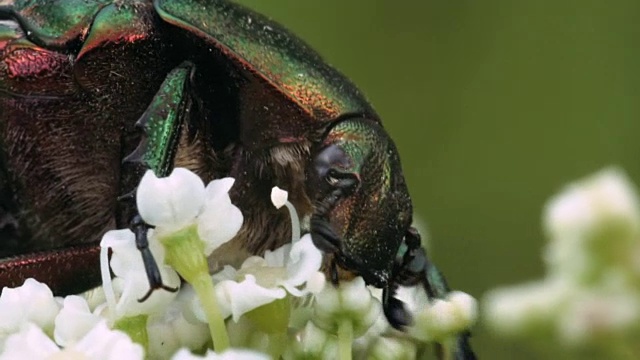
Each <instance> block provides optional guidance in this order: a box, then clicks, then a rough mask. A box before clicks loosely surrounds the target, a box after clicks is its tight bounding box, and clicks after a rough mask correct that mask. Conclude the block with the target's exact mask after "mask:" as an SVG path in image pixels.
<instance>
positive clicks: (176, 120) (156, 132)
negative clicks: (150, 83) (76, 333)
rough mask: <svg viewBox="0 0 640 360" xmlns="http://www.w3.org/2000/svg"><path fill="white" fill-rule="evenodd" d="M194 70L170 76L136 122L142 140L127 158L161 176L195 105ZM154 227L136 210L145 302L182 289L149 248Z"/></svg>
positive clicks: (180, 69) (186, 67)
mask: <svg viewBox="0 0 640 360" xmlns="http://www.w3.org/2000/svg"><path fill="white" fill-rule="evenodd" d="M193 71H194V65H193V64H192V63H190V62H184V63H182V64H181V65H180V66H178V67H176V68H175V69H173V70H172V71H171V72H170V73H169V74H168V75H167V77H166V78H165V80H164V82H163V83H162V85H161V86H160V90H158V92H157V93H156V95H155V96H154V97H153V99H152V101H151V104H149V107H147V109H146V110H145V112H144V114H142V116H141V117H140V119H139V120H138V122H137V123H136V126H137V127H139V128H140V129H142V130H143V134H142V140H141V141H140V145H138V147H137V148H136V150H134V152H133V153H131V154H130V155H129V156H127V157H126V158H125V159H124V161H125V162H131V163H139V164H142V165H143V166H144V167H146V168H147V169H150V170H152V171H153V172H154V173H155V174H156V176H158V177H165V176H168V175H169V174H170V172H171V170H172V169H173V165H174V157H175V154H176V150H177V147H178V140H179V138H180V134H181V129H182V127H183V125H184V124H185V123H186V122H187V121H188V119H187V117H188V114H189V109H190V107H191V104H192V101H191V96H190V90H189V89H190V85H191V81H192V76H193ZM124 197H125V198H128V197H130V196H129V195H125V196H124ZM150 227H151V226H149V225H148V224H146V223H145V222H144V220H143V219H142V217H141V216H140V214H139V213H137V211H136V214H135V215H134V216H133V218H132V220H131V222H130V228H131V230H132V231H133V233H134V234H135V237H136V247H137V248H138V250H139V251H140V253H141V256H142V261H143V262H144V267H145V271H146V272H147V278H148V280H149V287H150V288H149V291H148V292H147V293H146V294H145V296H143V297H142V298H141V299H139V301H141V302H142V301H144V300H146V299H147V298H148V297H149V296H151V294H152V293H153V291H154V290H157V289H164V290H167V291H177V290H178V288H172V287H169V286H167V285H165V284H164V283H163V282H162V277H161V275H160V270H159V268H158V264H157V263H156V261H155V259H154V258H153V255H152V254H151V251H150V250H149V242H148V239H147V232H148V229H149V228H150Z"/></svg>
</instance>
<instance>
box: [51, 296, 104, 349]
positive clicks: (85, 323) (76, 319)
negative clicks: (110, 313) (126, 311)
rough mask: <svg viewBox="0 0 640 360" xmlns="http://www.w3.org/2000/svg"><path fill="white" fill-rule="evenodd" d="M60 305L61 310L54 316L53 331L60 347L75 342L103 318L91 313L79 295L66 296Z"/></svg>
mask: <svg viewBox="0 0 640 360" xmlns="http://www.w3.org/2000/svg"><path fill="white" fill-rule="evenodd" d="M62 306H63V307H62V310H60V313H59V314H58V316H56V320H55V329H54V332H53V336H54V339H55V341H56V343H57V344H58V345H60V346H62V347H66V346H69V345H71V344H74V343H76V342H77V341H78V340H80V339H82V338H83V337H84V336H85V335H86V334H87V333H88V332H89V330H91V329H92V328H93V327H94V326H96V324H97V323H98V322H100V321H101V320H103V319H102V318H101V317H100V316H98V315H94V314H92V313H91V310H90V309H89V304H87V301H86V300H85V299H84V298H82V297H80V296H75V295H72V296H67V297H66V298H64V302H63V305H62Z"/></svg>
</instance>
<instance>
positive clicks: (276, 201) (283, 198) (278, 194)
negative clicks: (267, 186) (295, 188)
mask: <svg viewBox="0 0 640 360" xmlns="http://www.w3.org/2000/svg"><path fill="white" fill-rule="evenodd" d="M288 196H289V193H287V192H286V191H285V190H282V189H280V188H279V187H277V186H274V187H273V188H272V189H271V203H273V206H275V207H276V209H280V208H281V207H283V206H284V204H286V203H287V198H288Z"/></svg>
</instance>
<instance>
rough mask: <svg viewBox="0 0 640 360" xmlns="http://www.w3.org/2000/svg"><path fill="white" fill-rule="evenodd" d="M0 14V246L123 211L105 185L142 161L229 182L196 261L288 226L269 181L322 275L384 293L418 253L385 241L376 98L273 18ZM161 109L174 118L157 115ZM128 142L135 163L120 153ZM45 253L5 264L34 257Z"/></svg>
mask: <svg viewBox="0 0 640 360" xmlns="http://www.w3.org/2000/svg"><path fill="white" fill-rule="evenodd" d="M0 19H4V20H7V21H2V22H0V142H1V144H0V145H1V147H0V150H1V152H0V236H1V241H0V256H1V257H9V256H15V255H17V254H28V253H33V252H34V251H43V250H51V249H63V248H66V249H68V248H69V247H74V248H75V246H76V245H78V244H92V243H95V242H96V241H98V240H99V239H100V237H101V236H102V234H103V233H104V232H105V231H106V230H109V229H113V228H122V227H127V225H128V222H129V221H130V219H131V217H132V216H133V215H134V214H135V208H134V206H133V204H132V203H131V202H126V201H118V200H117V198H118V196H120V195H123V194H125V193H127V192H130V191H132V190H133V189H134V188H135V186H136V184H137V182H138V181H139V179H140V177H141V175H142V173H143V171H144V170H145V169H146V168H147V167H150V168H152V169H154V170H156V171H157V172H159V173H160V175H166V173H167V172H168V171H170V169H171V168H172V167H174V166H181V167H187V168H189V169H191V170H193V171H194V172H196V173H197V174H198V175H199V176H201V177H202V178H203V179H204V180H205V181H209V180H211V179H215V178H219V177H223V176H232V177H234V178H236V182H235V186H234V188H233V189H232V192H231V197H232V199H233V201H234V203H235V204H237V205H238V206H239V207H240V208H241V209H242V212H243V215H244V217H245V223H244V225H243V228H242V229H241V231H240V232H239V234H238V235H237V237H236V238H235V239H233V240H232V241H231V242H229V243H227V244H226V245H225V246H223V247H222V248H221V249H219V250H218V251H217V252H216V253H214V255H213V257H214V258H213V261H212V263H216V262H218V263H231V264H237V263H238V262H239V261H241V260H242V259H244V258H245V257H246V256H248V255H249V254H261V253H263V252H264V251H265V250H267V249H272V248H275V247H276V246H279V245H282V242H284V241H287V239H289V232H290V228H289V224H288V222H287V219H288V218H287V215H286V214H285V213H284V212H282V211H280V212H279V211H277V210H275V209H274V208H273V206H272V205H271V202H270V197H269V193H270V189H271V188H272V187H273V186H279V187H281V188H283V189H287V190H288V191H289V192H290V200H291V201H292V203H293V204H294V205H295V207H296V208H297V210H298V211H299V212H300V213H301V214H302V215H303V217H302V218H303V224H302V225H303V226H304V227H306V228H307V230H309V231H311V232H312V236H313V239H314V242H315V243H316V245H317V246H318V247H320V248H321V249H322V250H324V251H326V252H327V254H328V255H327V263H328V264H331V265H332V266H333V267H334V270H335V271H334V275H335V276H336V278H335V279H334V280H338V276H337V274H339V275H340V276H352V275H354V274H355V275H361V276H363V277H364V278H365V280H366V281H367V282H368V283H370V284H373V285H375V286H378V287H388V289H387V290H389V291H390V293H389V294H390V295H391V296H392V295H393V292H394V288H393V286H391V287H389V283H390V282H392V281H395V280H394V276H396V277H398V278H399V279H400V278H403V279H404V278H406V277H411V276H412V275H413V273H412V274H409V275H407V274H408V273H407V274H405V272H406V271H405V270H404V269H403V268H401V269H399V267H403V266H404V265H407V264H408V263H410V262H411V263H412V264H417V266H418V267H420V269H427V268H428V266H427V265H428V264H427V261H426V256H424V255H422V256H421V257H419V258H417V259H418V260H415V259H414V257H413V255H407V254H409V253H410V252H407V254H404V253H400V254H399V251H400V250H401V249H402V246H401V245H402V244H403V243H405V242H406V238H407V236H408V235H407V234H412V229H410V223H411V216H412V208H411V200H410V198H409V195H408V191H407V188H406V185H405V182H404V178H403V176H402V169H401V166H400V160H399V157H398V154H397V150H396V148H395V145H394V144H393V142H392V141H391V139H390V138H389V137H388V135H387V134H386V132H385V131H384V129H383V128H382V124H381V122H380V120H379V118H378V116H377V114H376V113H375V112H374V110H373V109H372V108H371V106H370V105H369V104H368V102H367V101H366V100H365V99H364V97H363V96H362V95H361V94H360V92H359V91H358V90H357V88H356V87H355V86H354V85H353V84H352V83H351V82H350V81H349V80H347V79H346V78H345V77H344V76H343V75H341V74H340V73H339V72H337V71H336V70H335V69H333V68H332V67H330V66H329V65H327V64H326V63H325V62H323V61H322V60H321V58H320V57H319V56H318V55H317V54H316V53H315V52H314V51H313V50H311V49H310V48H309V47H308V46H307V45H306V44H304V43H303V42H302V41H300V40H298V39H297V38H296V37H295V36H293V35H292V34H290V33H289V32H288V31H286V30H285V29H283V28H282V27H281V26H280V25H278V24H276V23H274V22H272V21H270V20H268V19H266V18H265V17H263V16H261V15H259V14H255V13H253V12H251V11H249V10H247V9H245V8H243V7H240V6H238V5H235V4H232V3H229V2H226V1H215V0H208V1H195V0H156V1H155V2H152V1H134V0H123V1H117V2H112V1H105V0H93V1H88V0H58V1H50V0H41V1H26V0H24V1H21V0H16V1H11V0H0ZM180 69H184V70H185V72H180V71H179V70H180ZM180 74H188V76H186V77H185V76H182V77H180ZM174 78H175V79H188V80H185V81H184V83H182V82H180V81H179V80H176V81H177V83H172V81H173V79H174ZM154 104H155V105H154ZM173 113H178V116H177V121H175V122H170V121H163V120H166V119H169V118H171V116H172V115H171V114H173ZM141 118H144V119H145V121H144V122H143V123H142V124H140V123H139V124H138V127H143V128H144V130H145V131H144V135H143V137H146V138H145V139H141V131H140V129H139V128H137V127H136V123H137V122H139V121H138V120H140V119H141ZM158 119H159V120H158ZM132 153H134V154H137V159H138V160H142V164H138V163H135V162H134V163H130V162H124V163H123V159H125V158H127V156H128V155H130V154H132ZM409 237H411V236H409ZM415 243H416V242H415V241H414V242H413V244H414V245H415ZM415 246H417V248H419V238H418V242H417V245H415ZM415 246H414V249H412V250H415V249H417V248H415ZM87 249H93V248H92V247H88V248H87ZM57 251H59V252H60V253H62V252H63V251H61V250H57ZM91 251H92V250H87V251H85V253H86V254H89V255H88V256H87V257H86V259H88V260H87V262H89V263H91V261H92V260H91V259H95V254H93V253H92V252H91ZM54 253H55V252H54ZM47 254H48V255H47V256H49V255H51V254H52V253H47ZM411 254H413V253H411ZM421 254H423V252H422V253H421ZM398 256H400V257H398ZM44 258H45V256H40V258H38V256H37V255H28V256H27V257H26V258H22V259H21V260H15V259H13V260H10V261H8V262H5V263H8V264H10V265H15V264H17V263H19V262H20V261H22V262H24V261H35V263H36V264H49V265H44V266H42V267H41V268H40V269H39V271H40V272H41V273H47V272H51V270H52V269H50V268H49V269H48V268H47V266H48V267H51V266H52V265H50V264H52V263H48V262H46V261H44V260H43V261H40V262H38V259H41V260H42V259H44ZM78 258H80V257H79V256H78ZM34 259H35V260H34ZM412 261H413V262H412ZM56 266H57V265H56ZM71 267H72V266H71ZM329 267H331V266H329ZM95 268H96V270H97V268H98V267H97V266H96V267H95ZM336 269H337V270H336ZM71 270H73V269H71ZM9 271H10V270H9ZM36 272H37V271H36ZM72 274H73V273H72V272H70V273H69V274H67V275H68V276H73V275H72ZM405 275H406V276H405ZM56 276H58V275H56ZM63 276H64V275H59V277H63ZM411 281H414V280H411ZM425 281H426V280H425ZM406 282H407V281H404V280H402V281H400V280H398V283H399V284H400V283H406ZM60 290H61V291H69V289H60Z"/></svg>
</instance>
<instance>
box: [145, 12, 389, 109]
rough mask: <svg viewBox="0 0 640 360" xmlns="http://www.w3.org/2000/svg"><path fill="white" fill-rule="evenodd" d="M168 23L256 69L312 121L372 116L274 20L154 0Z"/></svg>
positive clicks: (350, 88)
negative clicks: (355, 115) (357, 115)
mask: <svg viewBox="0 0 640 360" xmlns="http://www.w3.org/2000/svg"><path fill="white" fill-rule="evenodd" d="M154 6H155V8H156V11H157V12H158V14H159V15H160V17H162V19H163V20H165V21H166V22H168V23H171V24H173V25H176V26H178V27H181V28H183V29H185V30H187V31H189V32H192V33H194V34H196V35H198V36H199V37H201V38H203V39H204V40H206V41H208V42H210V43H211V44H212V45H213V46H215V47H217V48H219V49H220V50H221V51H222V52H223V53H224V54H225V55H226V56H228V57H229V58H232V59H234V60H235V61H237V62H239V63H240V64H241V65H242V66H243V67H245V68H246V69H247V70H249V71H251V72H253V73H256V74H257V75H258V76H260V77H262V78H263V79H264V80H266V81H267V82H268V83H269V84H271V86H273V87H274V88H276V89H278V90H279V91H280V92H281V93H282V94H284V95H285V96H286V97H288V98H289V99H291V100H292V101H294V102H295V103H296V104H297V105H298V106H299V107H300V108H301V109H303V110H304V111H305V112H306V113H308V114H309V115H310V116H311V117H312V118H313V119H315V120H320V121H331V120H335V119H336V118H338V117H340V116H342V115H346V114H360V115H361V116H363V117H365V116H366V117H368V118H370V119H376V120H377V118H378V117H377V115H376V114H375V112H374V111H373V109H372V108H371V106H370V105H369V103H368V102H367V101H366V100H365V99H364V97H363V96H362V94H361V93H360V91H359V90H358V89H357V88H356V87H355V86H354V85H353V84H352V83H351V82H350V81H349V80H348V79H347V78H346V77H344V75H342V74H340V73H339V72H338V71H336V70H335V69H334V68H332V67H331V66H329V65H327V64H326V63H325V62H324V61H323V60H322V59H321V57H320V56H319V55H318V54H317V53H316V52H315V51H314V50H312V49H311V48H310V47H309V46H308V45H307V44H305V43H304V42H303V41H301V40H300V39H298V38H297V37H295V36H294V35H293V34H291V33H290V32H288V31H287V30H286V29H284V28H283V27H282V26H280V25H279V24H277V23H275V22H273V21H271V20H269V19H267V18H266V17H264V16H262V15H260V14H257V13H254V12H252V11H250V10H249V9H246V8H244V7H241V6H239V5H236V4H233V3H230V2H227V1H219V0H156V1H155V2H154Z"/></svg>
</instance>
